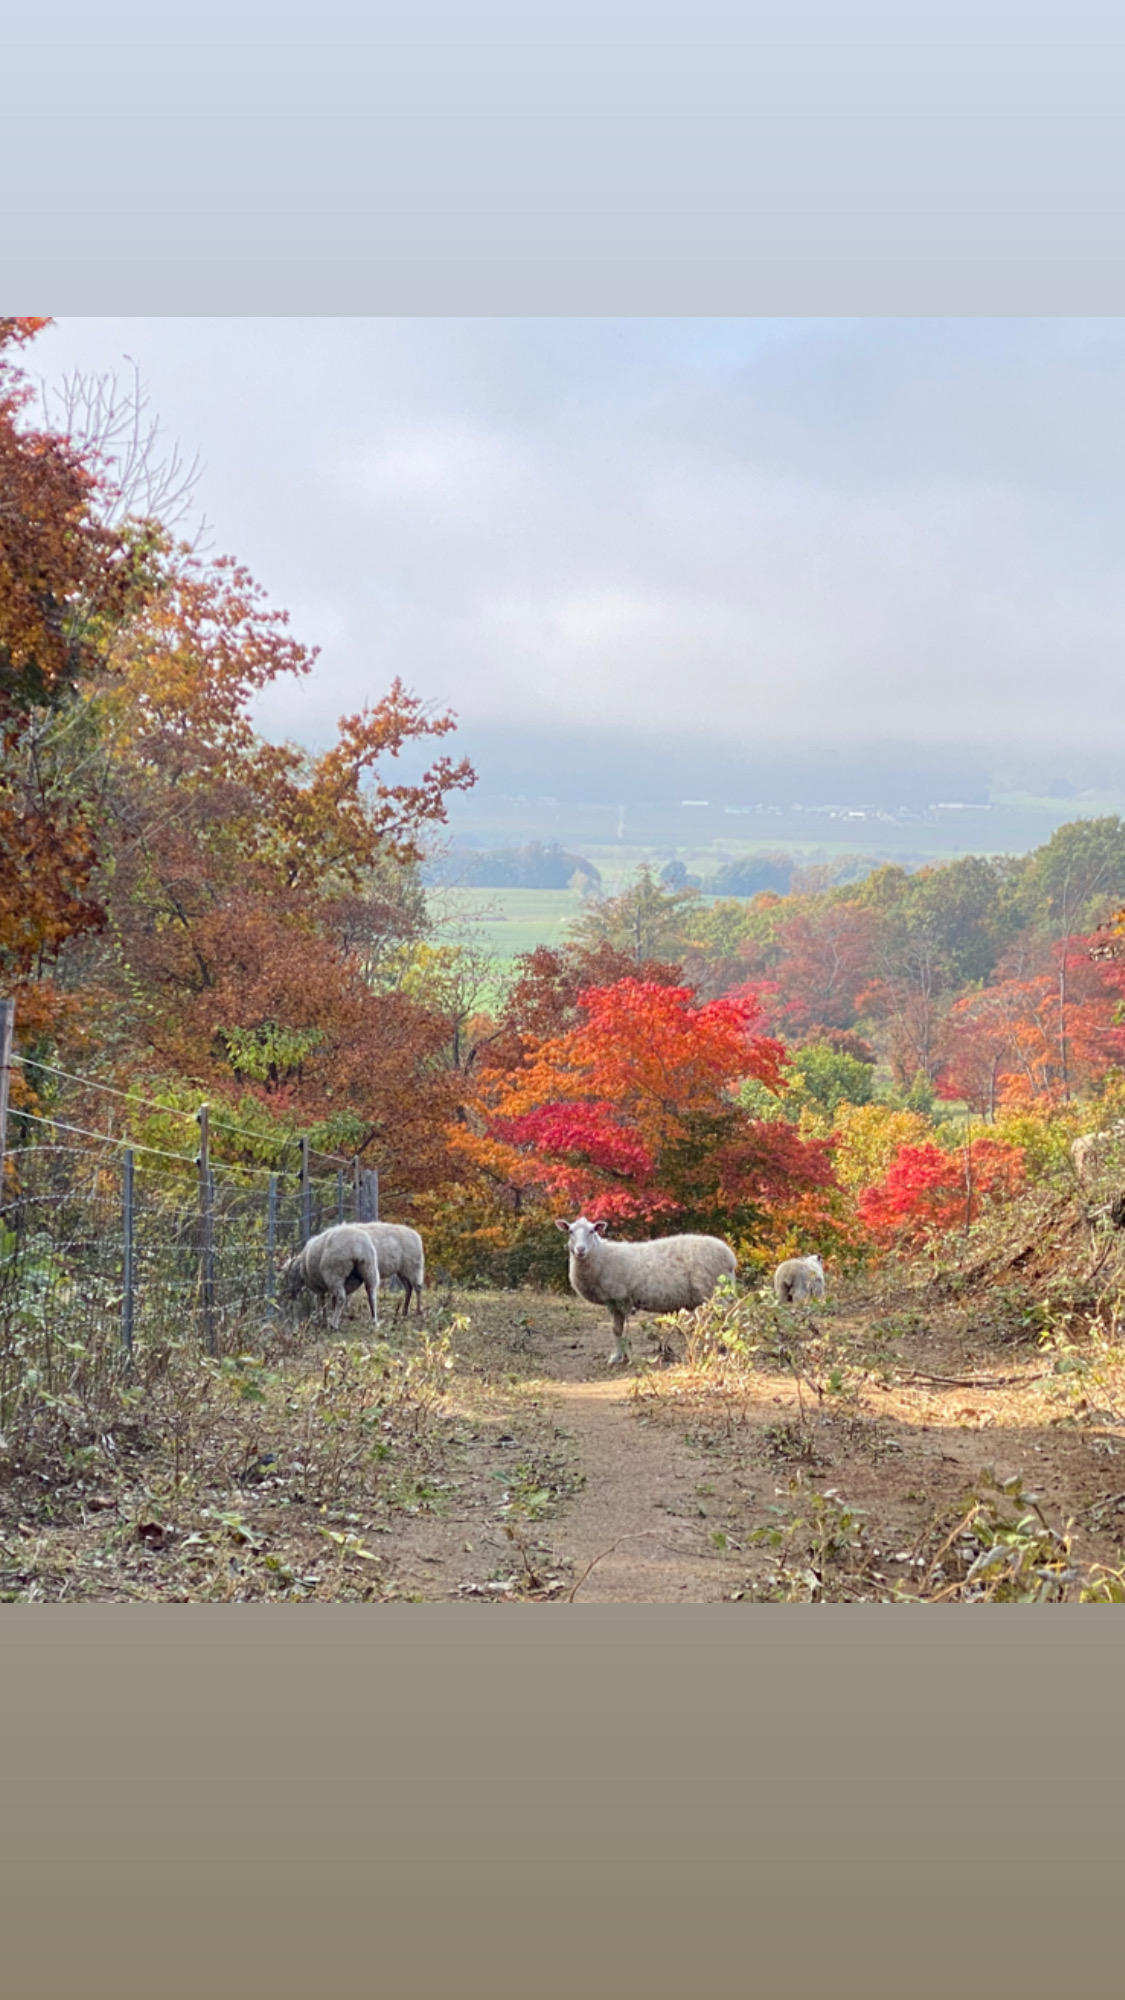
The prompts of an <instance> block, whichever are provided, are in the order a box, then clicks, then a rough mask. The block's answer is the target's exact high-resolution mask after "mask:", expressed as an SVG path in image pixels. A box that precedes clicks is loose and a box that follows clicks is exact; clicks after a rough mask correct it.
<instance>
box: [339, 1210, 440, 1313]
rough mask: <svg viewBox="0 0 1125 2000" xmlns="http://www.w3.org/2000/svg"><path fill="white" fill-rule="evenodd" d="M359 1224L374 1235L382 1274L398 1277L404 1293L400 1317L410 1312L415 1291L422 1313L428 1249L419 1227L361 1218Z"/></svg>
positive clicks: (358, 1226) (360, 1227)
mask: <svg viewBox="0 0 1125 2000" xmlns="http://www.w3.org/2000/svg"><path fill="white" fill-rule="evenodd" d="M355 1227H356V1228H357V1229H362V1231H363V1233H364V1235H365V1236H370V1238H371V1241H372V1242H373V1243H374V1245H375V1248H376V1251H377V1252H378V1256H379V1276H380V1278H381V1279H382V1280H383V1281H384V1282H385V1281H386V1279H388V1278H397V1279H398V1280H399V1283H400V1284H401V1286H402V1289H403V1294H404V1297H403V1299H402V1300H400V1302H399V1308H398V1313H397V1314H396V1315H395V1317H396V1318H398V1317H399V1316H401V1317H402V1318H406V1316H407V1315H408V1314H409V1312H410V1300H411V1296H412V1295H414V1296H415V1297H416V1298H417V1300H418V1307H417V1312H418V1317H419V1319H420V1318H421V1316H422V1287H423V1285H424V1284H425V1282H426V1253H425V1251H424V1249H423V1247H422V1238H421V1237H420V1236H419V1234H418V1231H417V1230H416V1229H408V1228H407V1226H406V1224H405V1222H357V1223H356V1225H355Z"/></svg>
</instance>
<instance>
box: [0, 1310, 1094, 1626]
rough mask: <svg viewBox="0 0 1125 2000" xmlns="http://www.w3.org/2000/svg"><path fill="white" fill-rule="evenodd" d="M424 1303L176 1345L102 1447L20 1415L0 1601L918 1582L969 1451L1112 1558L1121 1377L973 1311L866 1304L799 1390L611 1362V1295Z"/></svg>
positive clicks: (612, 1597)
mask: <svg viewBox="0 0 1125 2000" xmlns="http://www.w3.org/2000/svg"><path fill="white" fill-rule="evenodd" d="M432 1312H433V1318H432V1320H431V1321H430V1322H429V1325H428V1327H423V1328H419V1327H418V1326H417V1325H416V1324H415V1323H411V1324H410V1325H409V1326H406V1325H401V1326H400V1325H398V1324H397V1323H396V1324H393V1325H392V1324H391V1323H388V1327H387V1339H388V1340H389V1342H390V1346H389V1348H388V1347H383V1348H381V1349H378V1350H368V1349H367V1348H366V1346H365V1341H366V1328H365V1327H364V1325H363V1322H362V1317H360V1318H359V1319H358V1320H357V1321H356V1323H355V1324H354V1325H353V1326H349V1328H348V1330H347V1331H348V1335H349V1336H350V1338H349V1339H347V1340H345V1342H344V1343H342V1344H341V1343H334V1342H332V1341H321V1342H319V1343H317V1344H315V1345H314V1344H311V1343H308V1344H306V1343H305V1342H297V1343H295V1344H294V1345H293V1346H292V1348H291V1351H289V1352H283V1353H279V1354H277V1355H275V1356H273V1357H271V1358H270V1359H269V1362H268V1365H267V1364H266V1363H264V1362H251V1363H250V1364H249V1365H248V1367H243V1366H242V1364H241V1363H238V1364H237V1365H235V1364H233V1363H231V1362H225V1363H224V1364H223V1365H222V1367H221V1368H220V1369H216V1368H215V1366H214V1364H210V1365H206V1364H198V1365H197V1364H195V1363H190V1362H187V1361H185V1363H184V1364H183V1366H182V1367H181V1368H180V1369H179V1371H178V1372H177V1373H174V1374H168V1375H158V1376H157V1377H156V1379H155V1380H154V1384H153V1386H152V1389H151V1392H150V1393H149V1395H148V1397H147V1400H146V1402H145V1403H144V1404H143V1405H142V1406H141V1407H140V1411H139V1414H135V1413H134V1412H133V1410H132V1408H131V1407H130V1409H129V1411H127V1412H118V1413H117V1415H116V1416H115V1418H114V1422H113V1425H112V1433H113V1434H112V1436H109V1437H108V1438H107V1439H106V1440H105V1441H104V1442H103V1443H97V1442H81V1440H80V1444H81V1449H74V1448H70V1449H69V1450H68V1453H67V1454H66V1455H65V1456H60V1455H59V1454H58V1453H55V1455H54V1456H52V1455H50V1454H49V1452H48V1449H47V1447H48V1446H50V1445H51V1439H50V1437H49V1436H48V1437H47V1438H46V1441H45V1442H44V1443H41V1444H38V1445H37V1444H36V1440H35V1439H34V1438H33V1439H32V1446H33V1450H32V1453H31V1455H30V1457H29V1458H28V1461H27V1463H26V1465H25V1466H23V1467H22V1469H20V1470H19V1471H18V1472H14V1471H13V1470H11V1469H9V1471H8V1475H7V1477H0V1600H15V1599H20V1600H38V1601H44V1600H59V1599H62V1598H67V1599H70V1600H72V1601H75V1600H85V1601H92V1600H99V1599H100V1600H107V1599H108V1600H110V1601H118V1602H122V1601H132V1600H136V1599H143V1600H147V1601H169V1600H171V1601H174V1602H200V1601H215V1600H218V1601H224V1602H235V1603H239V1602H251V1601H257V1600H261V1599H263V1598H268V1599H275V1600H276V1599H285V1600H289V1601H294V1600H297V1601H312V1600H319V1601H333V1600H350V1601H355V1600H362V1601H369V1602H370V1601H382V1602H386V1601H388V1600H391V1599H399V1600H403V1599H405V1600H408V1601H413V1602H419V1601H428V1602H458V1601H461V1602H463V1601H466V1600H472V1601H476V1602H491V1603H496V1604H504V1603H507V1604H514V1603H515V1602H516V1601H519V1600H524V1601H526V1600H528V1599H534V1600H539V1601H542V1600H550V1601H553V1602H556V1603H560V1602H561V1603H566V1602H568V1601H573V1602H576V1603H578V1604H584V1603H598V1602H600V1603H646V1604H653V1603H680V1604H683V1603H702V1602H718V1601H722V1600H727V1601H730V1600H736V1601H744V1600H747V1599H749V1600H758V1599H760V1598H763V1597H764V1598H766V1599H769V1600H771V1601H773V1600H778V1599H780V1600H785V1601H788V1600H790V1599H792V1598H794V1597H797V1598H798V1599H800V1600H802V1601H807V1600H808V1599H809V1598H810V1597H824V1598H827V1597H833V1598H839V1599H844V1600H847V1601H852V1600H853V1599H856V1598H859V1599H861V1600H863V1601H873V1600H877V1599H887V1598H888V1597H892V1596H893V1595H895V1593H896V1591H897V1590H898V1588H899V1586H901V1585H905V1584H908V1583H909V1582H910V1581H911V1580H912V1579H914V1578H918V1579H919V1581H920V1580H921V1579H922V1577H923V1576H925V1575H928V1565H929V1562H930V1558H931V1556H932V1554H933V1551H934V1549H935V1548H936V1547H937V1546H938V1544H939V1543H940V1542H941V1541H942V1538H943V1536H944V1535H945V1533H946V1530H947V1528H948V1527H949V1526H950V1525H954V1524H955V1522H956V1519H957V1516H958V1514H959V1513H960V1512H963V1511H964V1508H965V1506H966V1505H967V1502H966V1501H965V1499H964V1497H963V1496H964V1495H965V1494H966V1493H967V1492H968V1491H969V1489H970V1488H972V1487H973V1485H974V1482H977V1481H979V1479H980V1478H981V1476H982V1475H983V1474H984V1473H985V1472H986V1471H987V1470H988V1469H989V1468H993V1469H994V1474H995V1477H996V1478H999V1479H1007V1478H1009V1477H1011V1476H1012V1475H1020V1476H1022V1477H1023V1478H1024V1479H1025V1480H1026V1481H1027V1482H1028V1483H1029V1493H1030V1487H1031V1483H1032V1482H1033V1484H1034V1492H1035V1495H1036V1496H1037V1501H1036V1502H1035V1503H1033V1502H1032V1500H1031V1498H1030V1497H1029V1498H1028V1499H1027V1500H1026V1501H1024V1500H1013V1501H1012V1503H1011V1507H1012V1508H1013V1509H1015V1510H1016V1512H1019V1511H1021V1510H1022V1511H1024V1512H1026V1511H1027V1509H1028V1508H1030V1507H1031V1506H1032V1505H1033V1504H1035V1505H1037V1506H1041V1509H1042V1512H1043V1513H1044V1514H1045V1515H1046V1516H1047V1517H1048V1518H1049V1520H1050V1521H1051V1522H1052V1523H1054V1524H1055V1526H1056V1527H1057V1528H1058V1529H1059V1531H1060V1532H1063V1531H1065V1532H1066V1533H1067V1534H1069V1533H1071V1531H1073V1536H1074V1546H1075V1552H1076V1554H1077V1556H1078V1558H1079V1560H1080V1561H1082V1562H1085V1563H1090V1562H1100V1563H1102V1564H1108V1565H1115V1564H1122V1563H1123V1562H1125V1493H1123V1492H1122V1490H1121V1489H1122V1486H1123V1485H1125V1370H1122V1371H1119V1372H1121V1373H1122V1380H1121V1381H1120V1382H1118V1380H1117V1376H1116V1374H1113V1373H1112V1371H1111V1372H1110V1373H1109V1374H1106V1375H1105V1379H1104V1380H1103V1379H1102V1373H1101V1372H1098V1371H1094V1370H1093V1364H1092V1363H1091V1364H1090V1366H1089V1368H1088V1370H1087V1373H1086V1374H1077V1373H1069V1374H1068V1373H1065V1372H1064V1373H1062V1374H1061V1375H1057V1376H1056V1375H1055V1374H1053V1373H1052V1372H1051V1370H1050V1368H1049V1366H1048V1364H1047V1361H1045V1359H1044V1357H1043V1355H1042V1354H1041V1352H1040V1351H1039V1349H1038V1347H1037V1346H1036V1344H1035V1343H1029V1342H1028V1341H1027V1340H1026V1339H1021V1340H1018V1341H1016V1343H1015V1344H1014V1345H1013V1344H1012V1343H1011V1342H1010V1340H1008V1339H1007V1337H1006V1336H1005V1335H1004V1331H1003V1328H999V1329H998V1328H997V1326H995V1325H993V1324H992V1323H991V1321H990V1320H989V1319H988V1317H987V1316H985V1315H982V1314H980V1313H977V1312H973V1311H968V1310H961V1309H960V1308H957V1309H954V1308H952V1307H951V1308H950V1309H949V1311H948V1312H947V1313H945V1314H944V1315H941V1314H938V1315H935V1316H933V1317H932V1318H928V1317H926V1316H925V1315H923V1314H922V1313H920V1312H914V1313H911V1314H908V1315H905V1316H902V1317H901V1318H900V1321H899V1322H893V1321H891V1320H888V1319H887V1318H886V1317H885V1316H884V1317H880V1314H881V1313H885V1308H884V1306H883V1305H882V1304H881V1303H880V1302H879V1301H878V1300H877V1299H874V1298H873V1299H871V1300H859V1301H857V1302H856V1304H855V1305H854V1306H853V1307H852V1308H851V1310H850V1312H849V1313H848V1314H847V1315H846V1316H845V1315H841V1316H840V1317H838V1318H837V1319H836V1320H835V1321H834V1322H833V1323H832V1339H833V1342H834V1343H835V1345H834V1348H833V1355H832V1356H829V1357H827V1359H824V1358H822V1360H821V1362H820V1363H818V1366H819V1368H820V1373H821V1375H823V1376H824V1377H825V1385H826V1386H825V1393H824V1394H823V1395H822V1396H821V1397H820V1400H819V1402H818V1401H817V1400H816V1399H815V1398H813V1397H812V1395H811V1391H810V1390H809V1388H808V1387H806V1389H805V1391H804V1400H803V1403H802V1399H801V1393H800V1392H799V1390H798V1387H797V1383H796V1381H795V1378H794V1375H793V1374H792V1372H791V1371H790V1372H788V1373H787V1372H786V1370H785V1369H784V1368H781V1369H780V1370H779V1369H778V1368H775V1367H773V1366H771V1365H768V1364H765V1363H764V1364H762V1365H756V1366H755V1367H754V1368H752V1369H749V1370H743V1371H742V1372H741V1373H738V1372H737V1371H736V1372H735V1373H734V1374H732V1375H731V1376H730V1378H729V1379H727V1378H725V1377H724V1376H723V1373H722V1371H719V1373H718V1374H715V1373H713V1372H712V1373H711V1374H703V1375H701V1374H700V1373H699V1371H692V1370H691V1369H688V1368H686V1367H684V1366H678V1365H672V1366H671V1367H664V1366H656V1367H646V1366H645V1359H646V1357H647V1355H648V1354H649V1353H650V1352H651V1351H652V1350H651V1349H650V1348H649V1346H648V1343H647V1341H646V1337H645V1333H644V1330H643V1329H642V1328H638V1329H637V1331H636V1333H635V1334H633V1336H632V1338H633V1349H634V1364H633V1366H631V1367H630V1368H629V1369H628V1370H624V1371H620V1370H617V1369H612V1370H611V1369H608V1368H607V1365H606V1362H607V1355H608V1351H609V1346H610V1329H609V1326H608V1322H607V1317H606V1315H605V1314H604V1313H603V1312H601V1311H599V1310H598V1309H597V1308H595V1307H592V1306H589V1305H587V1304H585V1303H584V1302H583V1301H580V1300H576V1299H574V1298H572V1297H566V1296H565V1295H558V1294H550V1295H547V1294H543V1293H538V1294H536V1293H529V1292H523V1293H494V1292H492V1293H488V1292H473V1293H466V1294H462V1295H460V1296H459V1297H457V1298H456V1299H455V1300H447V1301H437V1302H435V1305H434V1307H433V1308H432ZM442 1327H445V1328H446V1329H447V1332H446V1333H445V1334H443V1333H441V1328H442ZM434 1340H437V1343H438V1344H437V1345H436V1346H434V1345H433V1344H432V1343H433V1342H434ZM443 1340H446V1341H447V1343H448V1344H447V1346H444V1347H443V1346H442V1345H441V1342H442V1341H443ZM428 1343H429V1345H428ZM365 1357H366V1358H365ZM443 1357H444V1358H443ZM833 1358H834V1360H835V1362H837V1363H838V1364H839V1366H838V1368H837V1369H836V1373H835V1376H834V1378H833V1380H832V1381H829V1380H828V1376H829V1374H830V1373H831V1370H830V1369H829V1365H828V1363H829V1361H832V1360H833ZM1083 1366H1086V1364H1085V1363H1084V1364H1083ZM1114 1367H1115V1368H1116V1367H1117V1364H1116V1363H1114ZM814 1372H815V1371H814ZM244 1378H245V1379H244ZM247 1392H249V1394H247ZM36 1449H38V1453H39V1455H38V1457H36V1455H35V1451H36ZM2 1471H3V1467H2V1464H0V1472H2ZM1005 1504H1007V1503H1005ZM950 1510H953V1511H952V1512H951V1511H950ZM961 1554H962V1555H964V1556H965V1561H966V1562H967V1560H968V1556H967V1555H965V1552H964V1551H963V1550H962V1552H961ZM1035 1559H1036V1560H1039V1557H1038V1556H1036V1558H1035ZM958 1560H959V1561H960V1560H961V1556H959V1557H958ZM962 1567H964V1562H963V1563H962ZM941 1580H942V1579H941V1578H938V1579H937V1581H938V1582H940V1581H941ZM953 1580H954V1581H955V1575H954V1578H953Z"/></svg>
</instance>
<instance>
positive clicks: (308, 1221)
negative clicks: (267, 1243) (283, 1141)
mask: <svg viewBox="0 0 1125 2000" xmlns="http://www.w3.org/2000/svg"><path fill="white" fill-rule="evenodd" d="M311 1235H312V1183H311V1181H310V1180H309V1141H308V1134H307V1133H306V1134H304V1136H303V1137H302V1139H301V1248H302V1250H303V1249H304V1247H305V1244H306V1243H307V1242H308V1240H309V1237H310V1236H311Z"/></svg>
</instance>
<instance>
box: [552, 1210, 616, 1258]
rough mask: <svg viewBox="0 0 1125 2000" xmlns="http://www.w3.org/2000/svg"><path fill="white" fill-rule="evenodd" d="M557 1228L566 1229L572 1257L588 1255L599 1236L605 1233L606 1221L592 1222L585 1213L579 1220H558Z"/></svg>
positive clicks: (568, 1246) (568, 1247)
mask: <svg viewBox="0 0 1125 2000" xmlns="http://www.w3.org/2000/svg"><path fill="white" fill-rule="evenodd" d="M555 1228H556V1229H563V1230H565V1231H566V1238H567V1249H568V1250H569V1251H570V1254H571V1256H572V1257H586V1256H588V1255H589V1253H590V1251H591V1250H592V1249H593V1247H594V1245H595V1243H596V1242H597V1240H598V1238H599V1236H604V1235H605V1223H604V1222H590V1221H589V1220H588V1218H587V1217H586V1216H584V1215H580V1216H579V1217H578V1220H577V1222H562V1221H557V1222H556V1223H555Z"/></svg>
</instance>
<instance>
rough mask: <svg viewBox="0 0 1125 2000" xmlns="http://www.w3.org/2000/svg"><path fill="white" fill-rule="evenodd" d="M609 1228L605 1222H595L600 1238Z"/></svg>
mask: <svg viewBox="0 0 1125 2000" xmlns="http://www.w3.org/2000/svg"><path fill="white" fill-rule="evenodd" d="M607 1226H608V1225H607V1224H606V1223H604V1222H595V1224H594V1228H595V1229H596V1230H597V1232H598V1235H599V1236H604V1235H605V1232H606V1228H607Z"/></svg>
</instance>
